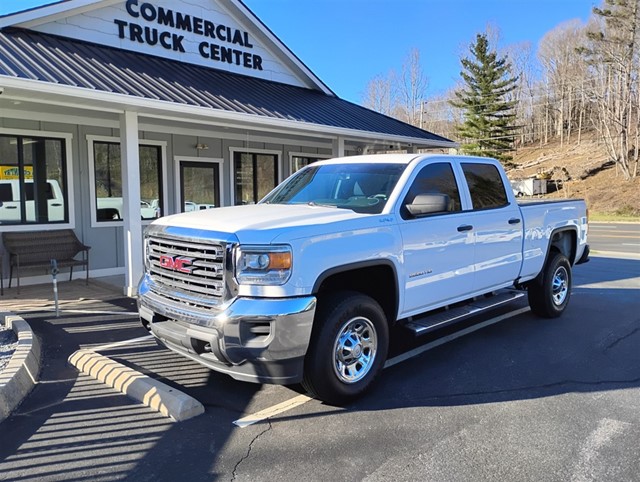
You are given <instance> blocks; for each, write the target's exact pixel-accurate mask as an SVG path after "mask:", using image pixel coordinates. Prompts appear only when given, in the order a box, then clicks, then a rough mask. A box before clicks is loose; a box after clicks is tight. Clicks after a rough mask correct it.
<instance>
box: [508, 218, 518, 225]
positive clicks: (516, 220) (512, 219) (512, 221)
mask: <svg viewBox="0 0 640 482" xmlns="http://www.w3.org/2000/svg"><path fill="white" fill-rule="evenodd" d="M519 223H520V218H511V219H509V224H519Z"/></svg>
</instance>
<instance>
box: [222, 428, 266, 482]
mask: <svg viewBox="0 0 640 482" xmlns="http://www.w3.org/2000/svg"><path fill="white" fill-rule="evenodd" d="M266 420H267V422H268V423H269V426H268V427H267V428H265V429H264V430H263V431H262V432H260V433H259V434H258V435H256V436H255V437H253V440H251V442H250V443H249V448H248V449H247V453H246V454H245V455H244V457H242V458H241V459H240V460H238V462H237V463H236V466H235V467H234V468H233V472H232V473H231V482H233V481H234V480H236V477H237V476H238V468H239V467H240V464H241V463H242V462H244V461H245V460H247V459H248V458H249V455H251V450H252V448H253V444H254V443H255V442H257V441H258V439H259V438H260V437H262V436H263V435H264V434H265V433H267V432H268V431H270V430H271V429H272V428H273V426H272V425H271V420H270V419H268V418H267V419H266Z"/></svg>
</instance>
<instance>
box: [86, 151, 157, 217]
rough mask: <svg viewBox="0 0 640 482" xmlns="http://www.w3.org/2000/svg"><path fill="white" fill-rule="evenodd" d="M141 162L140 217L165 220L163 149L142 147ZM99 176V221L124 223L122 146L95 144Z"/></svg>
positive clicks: (97, 210)
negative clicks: (163, 209)
mask: <svg viewBox="0 0 640 482" xmlns="http://www.w3.org/2000/svg"><path fill="white" fill-rule="evenodd" d="M138 156H139V158H140V216H141V218H142V219H154V218H157V217H160V216H162V204H163V203H162V149H161V147H160V146H149V145H141V146H140V148H139V151H138ZM93 164H94V174H95V193H96V194H95V195H96V220H97V221H98V222H106V221H117V220H121V219H122V216H123V213H124V210H123V205H122V202H123V201H122V175H121V173H122V171H121V166H122V161H121V158H120V144H118V143H116V142H102V141H95V142H94V143H93Z"/></svg>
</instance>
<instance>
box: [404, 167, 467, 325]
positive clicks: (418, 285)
mask: <svg viewBox="0 0 640 482" xmlns="http://www.w3.org/2000/svg"><path fill="white" fill-rule="evenodd" d="M409 185H410V187H409V189H408V190H407V191H406V193H405V194H404V198H403V201H402V202H401V204H400V206H399V219H400V226H399V227H400V232H401V234H402V242H403V246H404V251H403V258H404V260H403V273H402V274H401V275H400V278H401V281H402V283H403V288H404V295H405V296H404V304H403V308H402V312H401V315H400V316H401V317H406V316H411V315H413V314H416V313H419V312H422V311H425V310H427V309H430V308H436V307H438V306H444V305H446V304H448V300H452V299H454V298H460V297H463V296H465V295H468V294H469V293H471V291H472V290H473V262H474V246H473V244H474V233H473V231H471V230H468V229H467V226H468V221H467V219H466V218H467V216H468V214H467V213H465V212H463V211H462V204H461V196H460V189H459V186H458V183H457V182H456V178H455V175H454V170H453V166H452V164H451V163H450V162H448V161H445V160H441V159H435V160H432V161H431V162H429V163H427V164H425V165H424V166H422V167H418V168H417V175H416V176H415V178H414V179H413V180H412V181H411V182H410V183H409ZM434 194H435V195H438V194H440V195H442V194H444V195H446V196H447V199H448V203H447V205H446V206H445V207H444V208H443V209H442V210H441V211H439V212H432V213H429V214H425V215H418V216H415V215H412V214H411V213H410V212H409V210H408V209H407V205H408V204H411V203H413V202H414V200H415V199H416V197H417V196H420V195H424V196H429V195H434Z"/></svg>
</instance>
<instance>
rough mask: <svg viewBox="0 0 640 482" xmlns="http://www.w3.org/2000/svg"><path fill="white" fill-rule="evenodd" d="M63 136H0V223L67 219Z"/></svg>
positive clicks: (44, 221)
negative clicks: (59, 137) (61, 137)
mask: <svg viewBox="0 0 640 482" xmlns="http://www.w3.org/2000/svg"><path fill="white" fill-rule="evenodd" d="M65 179H66V159H65V141H64V139H52V138H45V137H33V136H7V135H0V224H50V223H66V222H68V221H69V202H68V197H67V186H66V183H65Z"/></svg>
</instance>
